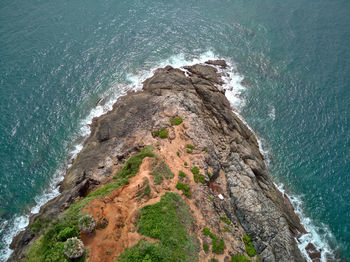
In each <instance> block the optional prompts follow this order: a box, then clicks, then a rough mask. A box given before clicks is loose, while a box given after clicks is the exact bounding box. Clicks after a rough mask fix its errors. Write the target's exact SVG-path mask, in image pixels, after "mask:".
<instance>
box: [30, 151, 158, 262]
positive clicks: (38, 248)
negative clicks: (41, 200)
mask: <svg viewBox="0 0 350 262" xmlns="http://www.w3.org/2000/svg"><path fill="white" fill-rule="evenodd" d="M154 156H155V154H154V153H153V152H152V148H151V147H146V148H144V149H142V150H141V151H140V152H139V153H137V154H135V155H133V156H131V157H130V158H129V159H128V160H127V161H126V162H125V164H124V166H123V168H122V169H121V170H120V171H119V172H117V173H116V175H115V176H114V180H113V182H111V183H108V184H106V185H104V186H103V187H101V188H99V189H97V190H95V191H93V192H91V193H90V194H88V195H87V196H86V197H85V198H83V199H81V200H79V201H76V202H74V203H73V204H72V205H71V206H70V207H69V208H68V209H67V210H65V211H64V212H63V213H62V214H61V215H60V216H59V217H58V218H57V219H56V220H54V221H51V222H50V223H49V224H48V225H47V228H46V229H45V231H44V232H43V234H42V235H41V236H40V237H39V238H38V240H37V241H35V242H34V243H33V244H32V245H31V246H30V248H29V249H28V252H27V254H26V258H25V261H26V262H37V261H42V262H52V261H58V262H68V259H67V257H65V255H64V246H65V241H66V240H67V239H69V238H73V237H77V238H79V226H78V221H79V218H80V217H81V211H82V210H83V208H84V207H85V206H86V204H88V203H89V202H90V201H92V200H94V199H96V198H98V197H103V196H106V195H108V194H110V193H111V192H112V191H114V190H116V189H118V188H120V187H121V186H123V185H125V184H127V183H129V182H128V181H129V178H131V177H132V176H134V175H135V174H136V173H137V172H138V171H139V168H140V165H141V163H142V160H143V159H144V158H145V157H154ZM83 258H84V257H81V258H79V259H83ZM79 259H78V260H79ZM78 260H75V261H76V262H77V261H78ZM79 261H80V260H79ZM81 261H83V260H81Z"/></svg>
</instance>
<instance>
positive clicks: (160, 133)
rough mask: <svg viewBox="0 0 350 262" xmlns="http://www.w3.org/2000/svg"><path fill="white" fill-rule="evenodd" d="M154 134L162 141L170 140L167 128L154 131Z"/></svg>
mask: <svg viewBox="0 0 350 262" xmlns="http://www.w3.org/2000/svg"><path fill="white" fill-rule="evenodd" d="M153 134H154V135H155V136H157V137H160V138H162V139H165V138H168V131H167V129H166V127H164V128H162V129H161V130H154V131H153Z"/></svg>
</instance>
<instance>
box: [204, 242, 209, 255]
mask: <svg viewBox="0 0 350 262" xmlns="http://www.w3.org/2000/svg"><path fill="white" fill-rule="evenodd" d="M203 250H204V252H205V253H208V252H209V245H208V244H207V243H203Z"/></svg>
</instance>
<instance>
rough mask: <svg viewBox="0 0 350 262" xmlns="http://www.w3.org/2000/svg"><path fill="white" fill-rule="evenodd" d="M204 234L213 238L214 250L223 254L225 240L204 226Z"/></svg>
mask: <svg viewBox="0 0 350 262" xmlns="http://www.w3.org/2000/svg"><path fill="white" fill-rule="evenodd" d="M203 234H204V235H205V236H208V237H210V238H211V240H212V245H213V247H212V252H213V253H216V254H222V253H223V251H224V249H225V242H224V240H223V239H221V238H218V237H217V236H215V235H214V234H213V233H212V232H210V230H209V228H207V227H205V228H203Z"/></svg>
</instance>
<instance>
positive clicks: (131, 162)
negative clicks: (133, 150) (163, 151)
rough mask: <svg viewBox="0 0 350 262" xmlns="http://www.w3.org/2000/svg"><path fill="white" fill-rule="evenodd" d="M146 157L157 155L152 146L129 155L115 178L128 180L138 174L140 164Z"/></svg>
mask: <svg viewBox="0 0 350 262" xmlns="http://www.w3.org/2000/svg"><path fill="white" fill-rule="evenodd" d="M145 157H155V154H154V153H153V152H152V148H151V147H145V148H144V149H142V150H141V152H140V153H138V154H135V155H133V156H131V157H129V159H128V160H126V162H125V164H124V166H123V167H122V169H121V170H120V171H118V172H117V173H116V174H115V175H114V178H115V179H123V180H128V179H129V178H131V177H133V176H134V175H136V174H137V173H138V172H139V170H140V166H141V164H142V161H143V159H144V158H145Z"/></svg>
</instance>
